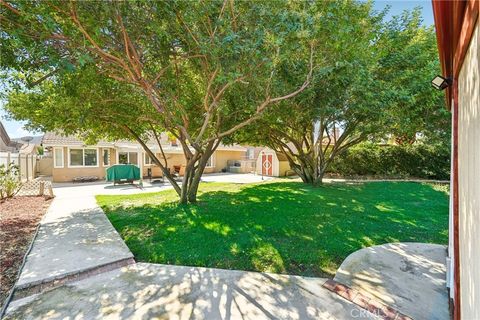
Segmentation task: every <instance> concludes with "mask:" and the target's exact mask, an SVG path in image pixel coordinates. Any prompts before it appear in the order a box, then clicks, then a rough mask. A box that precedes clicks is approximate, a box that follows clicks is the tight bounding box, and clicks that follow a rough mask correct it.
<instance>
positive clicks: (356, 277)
mask: <svg viewBox="0 0 480 320" xmlns="http://www.w3.org/2000/svg"><path fill="white" fill-rule="evenodd" d="M445 258H446V247H445V246H443V245H436V244H427V243H390V244H385V245H380V246H373V247H369V248H365V249H362V250H359V251H356V252H354V253H353V254H351V255H350V256H348V257H347V259H345V261H344V262H343V263H342V265H341V266H340V268H339V269H338V270H337V273H336V275H335V278H334V280H336V281H338V282H340V283H342V284H345V285H347V286H349V287H350V288H353V289H355V290H358V291H360V292H362V293H364V294H366V295H369V296H371V297H373V298H374V299H376V300H379V301H380V302H382V303H384V304H386V305H388V306H391V307H393V308H395V309H397V310H398V311H400V312H402V313H403V314H405V315H407V316H409V317H411V318H413V319H416V320H421V319H439V320H440V319H445V320H446V319H450V316H449V311H448V293H447V289H446V282H445V273H446V267H445Z"/></svg>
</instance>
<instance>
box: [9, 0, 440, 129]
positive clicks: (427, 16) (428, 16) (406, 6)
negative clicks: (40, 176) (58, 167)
mask: <svg viewBox="0 0 480 320" xmlns="http://www.w3.org/2000/svg"><path fill="white" fill-rule="evenodd" d="M387 5H389V6H390V12H389V14H388V15H387V16H386V17H385V18H386V19H390V18H391V17H392V16H396V15H399V14H401V13H402V12H403V11H404V10H412V9H413V8H415V7H421V8H422V17H423V24H424V25H426V26H430V25H433V11H432V1H431V0H425V1H402V0H390V1H386V0H385V1H375V5H374V8H375V9H376V10H378V11H380V10H383V9H384V8H385V6H387ZM0 88H2V89H4V86H3V85H2V84H0ZM4 103H5V101H1V100H0V120H1V121H2V123H3V125H4V126H5V129H6V130H7V133H8V135H9V136H10V138H20V137H24V136H28V135H39V134H41V133H38V132H29V131H27V130H25V128H24V127H23V126H24V123H22V122H18V121H11V120H6V119H5V110H4V108H3V105H4Z"/></svg>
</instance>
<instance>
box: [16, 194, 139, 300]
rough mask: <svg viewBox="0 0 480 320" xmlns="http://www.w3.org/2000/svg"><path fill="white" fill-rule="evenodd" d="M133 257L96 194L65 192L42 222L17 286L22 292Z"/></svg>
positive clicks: (54, 202) (125, 261)
mask: <svg viewBox="0 0 480 320" xmlns="http://www.w3.org/2000/svg"><path fill="white" fill-rule="evenodd" d="M132 258H133V254H132V253H131V252H130V250H129V249H128V248H127V246H126V245H125V244H124V242H123V241H122V239H121V238H120V236H119V235H118V233H117V232H116V230H115V229H114V228H113V226H112V225H111V224H110V221H108V219H107V217H106V216H105V214H104V213H103V211H102V210H101V209H100V208H99V207H98V206H97V204H96V202H95V198H94V196H93V195H88V196H82V195H81V194H77V193H75V192H71V193H67V194H63V195H60V196H57V197H56V198H55V199H54V200H53V202H52V204H51V206H50V208H49V209H48V211H47V213H46V215H45V216H44V218H43V220H42V221H41V223H40V229H39V232H38V235H37V238H36V239H35V241H34V244H33V247H32V250H31V251H30V253H29V255H28V256H27V260H26V263H25V266H24V268H23V270H22V272H21V274H20V278H19V280H18V282H17V284H16V287H15V288H16V291H17V293H18V292H19V291H21V290H25V289H32V288H33V287H35V286H39V285H41V284H43V285H45V284H46V283H49V282H52V281H54V280H56V281H57V282H58V280H60V279H63V278H65V277H68V276H73V275H77V274H79V273H82V272H86V271H90V270H93V269H95V268H98V267H101V266H106V265H109V264H114V263H117V264H118V263H119V262H122V261H123V262H124V263H125V264H126V263H127V262H133V261H131V260H132ZM17 296H18V295H17Z"/></svg>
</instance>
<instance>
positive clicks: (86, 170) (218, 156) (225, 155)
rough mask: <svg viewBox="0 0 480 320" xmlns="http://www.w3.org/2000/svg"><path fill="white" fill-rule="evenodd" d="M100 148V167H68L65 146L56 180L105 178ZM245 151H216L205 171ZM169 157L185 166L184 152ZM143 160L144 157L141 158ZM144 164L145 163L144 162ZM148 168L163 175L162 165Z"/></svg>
mask: <svg viewBox="0 0 480 320" xmlns="http://www.w3.org/2000/svg"><path fill="white" fill-rule="evenodd" d="M98 150H99V153H98V154H99V165H98V167H83V168H78V167H76V168H70V167H68V148H67V147H63V158H64V159H63V161H64V166H63V168H52V178H53V181H55V182H66V181H72V180H73V179H74V178H75V177H81V176H97V177H99V178H100V179H104V178H105V169H107V168H108V166H103V161H102V154H103V148H98ZM109 150H110V165H113V164H116V163H117V155H116V150H115V149H113V148H109ZM244 154H245V152H243V151H233V150H232V151H230V150H228V151H226V150H224V151H222V150H220V151H215V153H214V156H213V157H214V161H213V163H214V166H213V167H209V168H205V173H212V172H221V170H222V169H223V168H225V167H226V166H227V161H228V160H238V159H241V158H242V156H244ZM157 157H158V158H159V159H162V157H161V155H160V154H158V153H157ZM166 158H167V165H168V167H169V168H173V166H184V165H185V163H186V161H185V157H184V155H183V153H168V154H166ZM141 161H142V162H143V161H144V160H143V158H142V159H141ZM142 164H143V163H142ZM148 168H151V169H152V176H153V177H161V176H162V172H161V169H160V167H158V166H156V165H145V164H143V171H142V172H143V176H147V171H148Z"/></svg>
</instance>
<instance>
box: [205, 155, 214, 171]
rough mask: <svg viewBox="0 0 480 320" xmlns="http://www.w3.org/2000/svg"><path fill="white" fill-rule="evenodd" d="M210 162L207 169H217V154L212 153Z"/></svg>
mask: <svg viewBox="0 0 480 320" xmlns="http://www.w3.org/2000/svg"><path fill="white" fill-rule="evenodd" d="M208 161H210V165H208ZM208 161H207V165H206V166H205V168H215V152H214V153H212V155H211V156H210V158H209V159H208Z"/></svg>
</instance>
